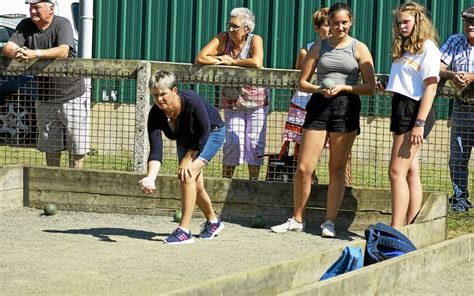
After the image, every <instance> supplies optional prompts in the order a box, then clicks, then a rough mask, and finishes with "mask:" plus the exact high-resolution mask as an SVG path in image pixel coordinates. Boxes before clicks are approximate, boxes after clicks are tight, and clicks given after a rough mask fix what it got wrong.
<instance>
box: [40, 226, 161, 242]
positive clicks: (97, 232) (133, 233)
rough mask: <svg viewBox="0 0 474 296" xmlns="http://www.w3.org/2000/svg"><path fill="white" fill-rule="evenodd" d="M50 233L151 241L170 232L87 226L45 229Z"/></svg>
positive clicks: (104, 238) (111, 240)
mask: <svg viewBox="0 0 474 296" xmlns="http://www.w3.org/2000/svg"><path fill="white" fill-rule="evenodd" d="M43 231H44V232H48V233H65V234H82V235H91V236H93V237H96V238H98V239H99V241H102V242H111V243H114V242H117V241H116V240H113V239H111V238H110V236H128V237H130V238H136V239H144V240H150V241H160V239H155V238H154V237H156V236H165V235H169V233H166V234H164V233H156V232H149V231H142V230H135V229H125V228H87V229H68V230H48V229H47V230H43Z"/></svg>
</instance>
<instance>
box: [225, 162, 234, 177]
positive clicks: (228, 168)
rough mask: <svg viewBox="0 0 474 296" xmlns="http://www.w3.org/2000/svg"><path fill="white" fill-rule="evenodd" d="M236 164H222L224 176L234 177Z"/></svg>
mask: <svg viewBox="0 0 474 296" xmlns="http://www.w3.org/2000/svg"><path fill="white" fill-rule="evenodd" d="M234 171H235V166H233V165H225V164H223V165H222V177H223V178H227V179H232V176H234Z"/></svg>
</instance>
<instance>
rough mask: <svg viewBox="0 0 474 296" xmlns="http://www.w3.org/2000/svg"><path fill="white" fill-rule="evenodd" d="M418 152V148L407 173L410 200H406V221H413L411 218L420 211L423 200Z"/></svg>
mask: <svg viewBox="0 0 474 296" xmlns="http://www.w3.org/2000/svg"><path fill="white" fill-rule="evenodd" d="M419 154H420V150H419V149H418V150H417V151H416V154H415V157H414V158H413V161H412V162H411V166H410V169H409V170H408V175H407V182H408V189H409V191H410V200H409V202H408V212H407V218H406V221H407V223H413V220H415V218H416V216H417V215H418V213H419V212H420V209H421V202H422V200H423V188H422V185H421V178H420V162H419Z"/></svg>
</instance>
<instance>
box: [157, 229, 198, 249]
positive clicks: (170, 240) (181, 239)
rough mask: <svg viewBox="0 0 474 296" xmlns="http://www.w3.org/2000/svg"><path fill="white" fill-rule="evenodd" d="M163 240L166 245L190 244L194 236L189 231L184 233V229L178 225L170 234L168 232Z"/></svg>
mask: <svg viewBox="0 0 474 296" xmlns="http://www.w3.org/2000/svg"><path fill="white" fill-rule="evenodd" d="M164 242H165V244H168V245H185V244H192V243H194V237H193V235H192V234H191V231H190V232H189V233H186V232H185V231H184V230H182V229H181V228H179V227H178V228H176V230H175V231H173V233H172V234H170V236H168V237H167V238H166V239H165V240H164Z"/></svg>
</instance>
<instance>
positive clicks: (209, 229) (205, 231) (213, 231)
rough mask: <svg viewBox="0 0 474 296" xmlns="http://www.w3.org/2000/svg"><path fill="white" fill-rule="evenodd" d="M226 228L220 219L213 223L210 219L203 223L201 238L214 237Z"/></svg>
mask: <svg viewBox="0 0 474 296" xmlns="http://www.w3.org/2000/svg"><path fill="white" fill-rule="evenodd" d="M222 229H224V223H222V222H221V220H218V221H217V223H211V222H209V221H207V222H205V223H204V224H203V225H201V233H200V234H199V238H201V239H213V238H214V236H216V235H217V234H218V233H219V232H221V231H222Z"/></svg>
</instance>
